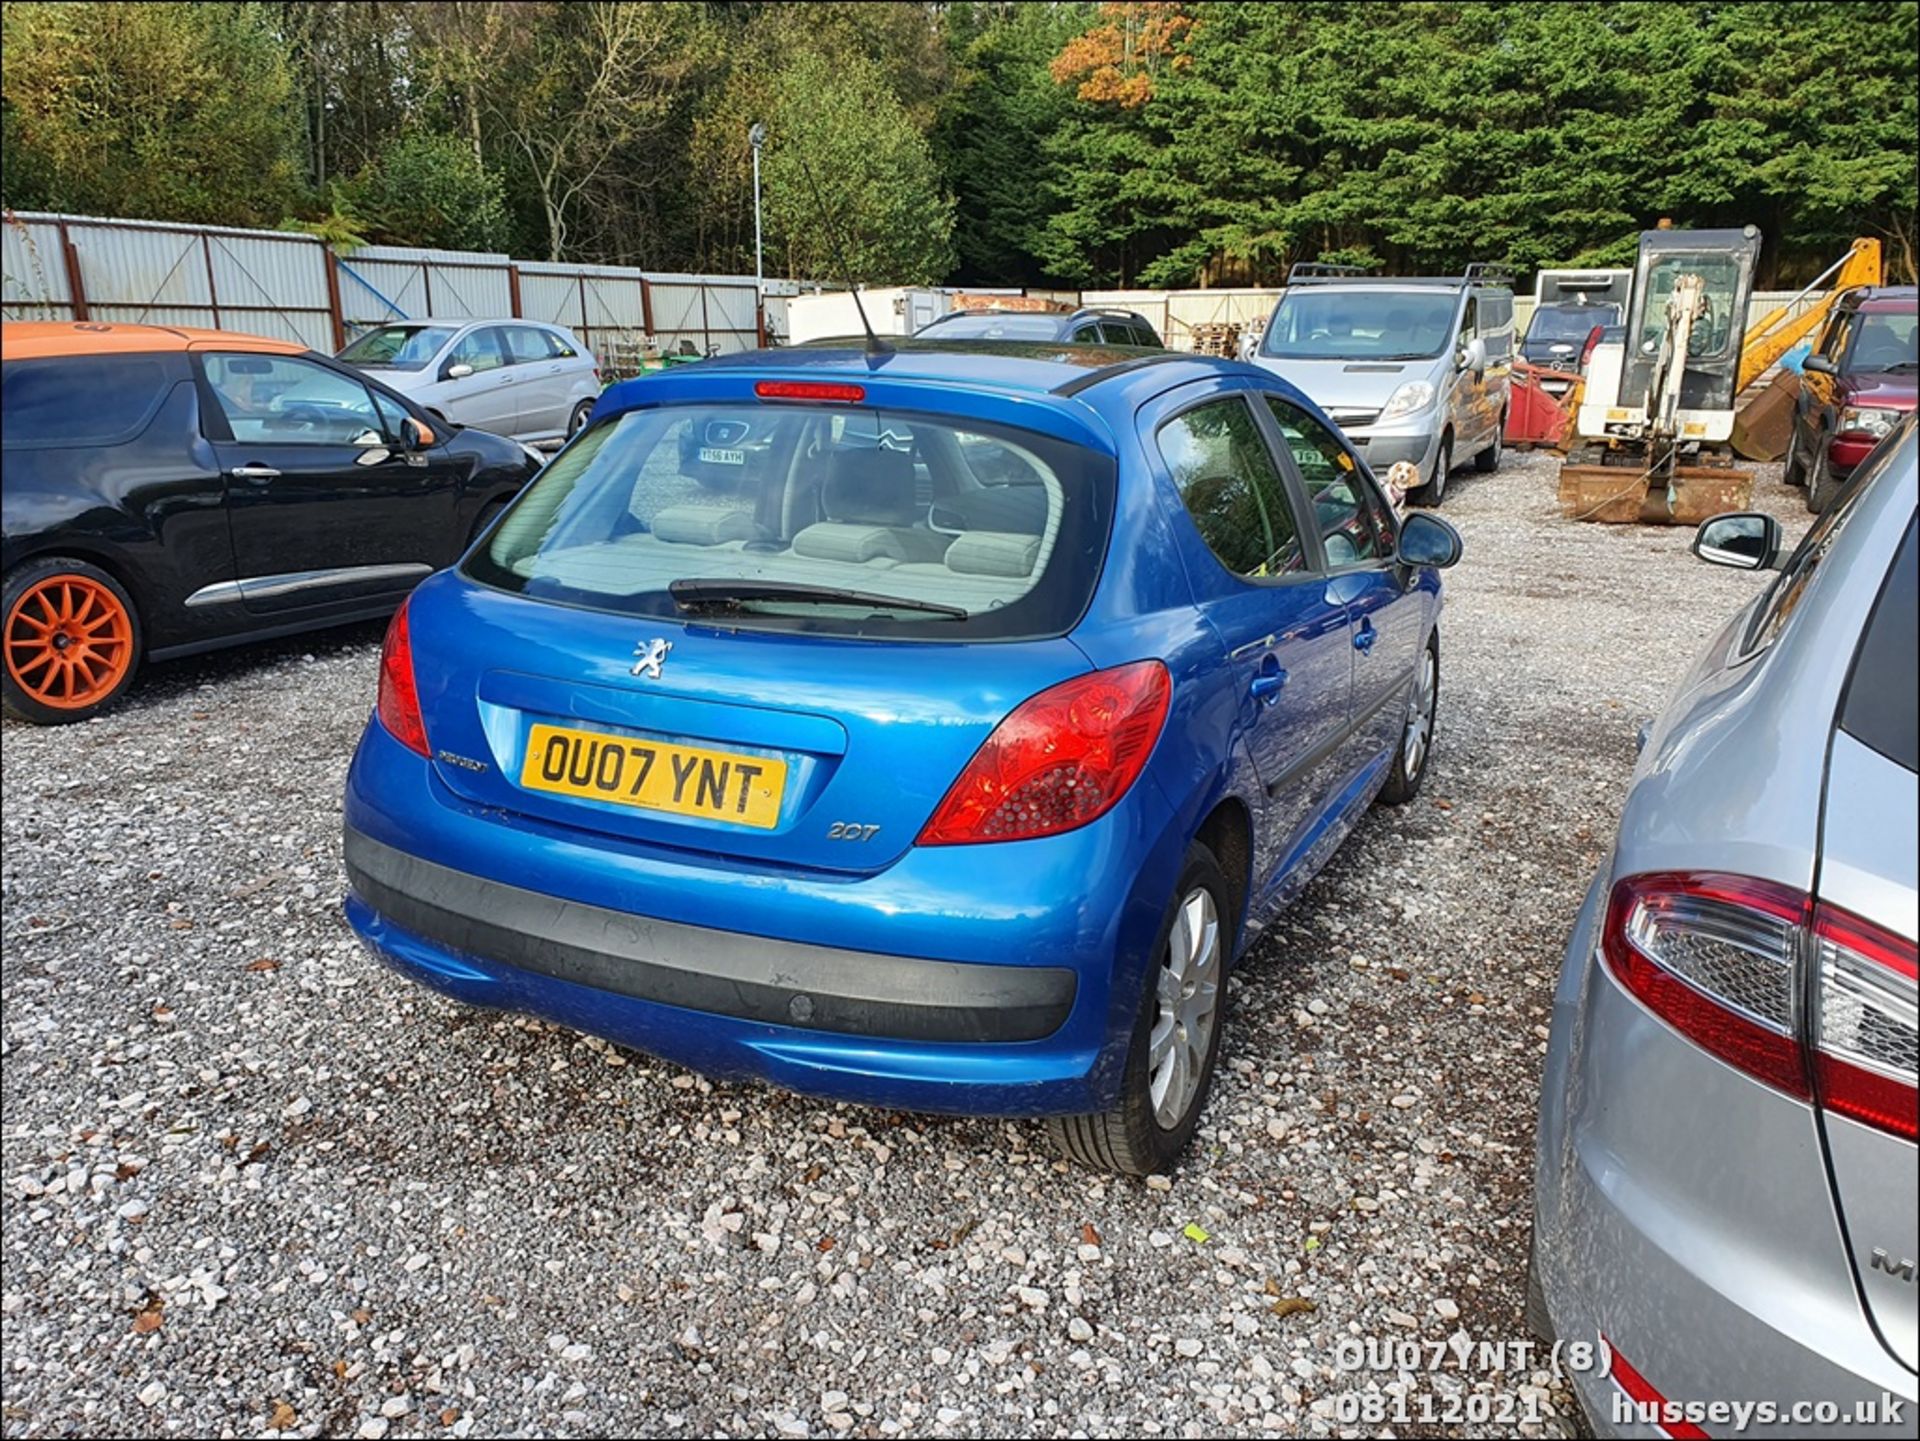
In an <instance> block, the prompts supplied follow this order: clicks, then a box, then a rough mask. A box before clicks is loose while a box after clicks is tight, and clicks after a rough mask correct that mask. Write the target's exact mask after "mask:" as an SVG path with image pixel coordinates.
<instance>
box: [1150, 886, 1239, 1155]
mask: <svg viewBox="0 0 1920 1441" xmlns="http://www.w3.org/2000/svg"><path fill="white" fill-rule="evenodd" d="M1220 973H1221V964H1220V916H1219V912H1218V911H1217V910H1216V909H1215V907H1214V902H1213V892H1212V891H1210V890H1208V889H1207V888H1206V887H1204V886H1198V887H1195V888H1194V889H1193V890H1191V891H1189V892H1188V893H1187V895H1186V897H1185V899H1183V900H1182V901H1181V902H1180V910H1179V913H1178V914H1177V915H1176V916H1175V917H1174V922H1173V929H1172V931H1171V932H1169V934H1168V936H1167V948H1166V953H1165V955H1164V956H1162V958H1161V962H1160V974H1159V977H1158V979H1157V982H1156V985H1155V989H1154V1000H1155V1004H1156V1005H1157V1007H1158V1013H1157V1014H1156V1015H1155V1017H1154V1021H1153V1030H1152V1032H1151V1034H1150V1035H1149V1037H1148V1041H1147V1094H1148V1097H1149V1099H1151V1101H1152V1102H1153V1114H1154V1119H1155V1120H1156V1121H1157V1122H1159V1124H1160V1126H1161V1128H1162V1129H1163V1130H1172V1129H1173V1128H1174V1127H1175V1126H1178V1125H1179V1124H1180V1121H1181V1118H1182V1117H1184V1116H1185V1115H1186V1113H1187V1108H1188V1107H1189V1106H1191V1105H1192V1104H1193V1098H1194V1095H1195V1094H1196V1093H1197V1092H1198V1091H1199V1089H1200V1084H1201V1080H1202V1078H1203V1074H1204V1071H1205V1067H1206V1063H1207V1054H1208V1050H1209V1048H1210V1047H1211V1045H1212V1042H1213V1028H1214V1026H1215V1025H1216V1024H1217V1023H1218V1021H1219V1017H1220Z"/></svg>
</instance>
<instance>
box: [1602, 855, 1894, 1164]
mask: <svg viewBox="0 0 1920 1441" xmlns="http://www.w3.org/2000/svg"><path fill="white" fill-rule="evenodd" d="M1600 950H1601V954H1602V956H1603V957H1604V959H1605V960H1606V963H1607V967H1608V969H1609V970H1611V971H1612V972H1613V974H1614V976H1615V978H1616V979H1618V980H1619V982H1620V984H1621V985H1623V986H1625V987H1626V989H1627V990H1628V991H1629V992H1631V993H1632V994H1633V995H1634V996H1636V997H1637V998H1638V999H1639V1000H1640V1002H1641V1004H1643V1005H1645V1006H1646V1007H1647V1009H1648V1010H1650V1011H1652V1012H1653V1013H1654V1014H1655V1015H1657V1016H1659V1017H1660V1018H1661V1019H1662V1020H1664V1021H1666V1022H1667V1023H1668V1024H1669V1025H1671V1026H1672V1027H1673V1028H1674V1029H1675V1030H1677V1031H1679V1032H1680V1033H1681V1034H1682V1035H1684V1036H1686V1037H1687V1039H1688V1040H1690V1041H1692V1042H1693V1043H1694V1044H1695V1045H1697V1046H1699V1047H1701V1048H1702V1049H1703V1050H1706V1051H1708V1052H1711V1053H1712V1054H1713V1055H1715V1056H1718V1057H1719V1058H1720V1059H1721V1060H1723V1061H1725V1062H1726V1063H1727V1064H1728V1065H1731V1066H1734V1067H1736V1068H1737V1069H1739V1070H1741V1071H1743V1072H1745V1073H1746V1074H1747V1075H1749V1076H1752V1077H1754V1078H1755V1079H1756V1080H1760V1081H1764V1082H1766V1083H1767V1084H1768V1085H1770V1086H1773V1087H1774V1088H1776V1089H1777V1090H1780V1091H1784V1092H1785V1093H1786V1094H1788V1095H1790V1096H1794V1097H1797V1098H1799V1099H1800V1100H1808V1101H1811V1100H1817V1101H1818V1102H1819V1104H1820V1105H1822V1106H1823V1107H1825V1108H1826V1109H1827V1110H1829V1111H1832V1112H1834V1113H1835V1114H1838V1115H1844V1116H1847V1117H1850V1118H1851V1119H1853V1120H1856V1121H1859V1122H1860V1123H1862V1124H1863V1125H1868V1126H1872V1127H1875V1128H1876V1129H1878V1130H1882V1131H1886V1132H1888V1133H1890V1134H1892V1135H1895V1136H1900V1137H1904V1138H1905V1139H1907V1140H1909V1141H1911V1140H1914V1139H1916V1135H1917V1134H1920V1125H1917V1124H1916V1108H1917V1106H1920V1088H1917V1086H1916V1083H1917V1081H1920V1076H1917V1075H1916V1068H1917V1067H1920V1059H1917V1055H1916V1053H1917V1052H1920V1003H1917V994H1920V986H1917V984H1916V974H1920V967H1917V966H1916V948H1915V945H1914V943H1913V942H1912V941H1909V940H1906V939H1904V938H1903V937H1900V936H1896V935H1894V934H1893V933H1892V932H1890V931H1887V930H1885V929H1883V928H1882V927H1880V926H1876V925H1874V924H1872V923H1871V922H1869V921H1864V920H1862V919H1860V918H1859V917H1858V916H1854V915H1851V914H1849V913H1848V912H1846V911H1843V910H1840V909H1839V908H1838V907H1835V906H1829V905H1820V906H1817V907H1816V906H1815V905H1814V903H1813V902H1812V901H1811V900H1810V899H1809V898H1808V897H1807V896H1806V895H1804V894H1803V893H1801V892H1799V891H1796V890H1794V889H1792V888H1791V887H1788V886H1781V885H1776V884H1774V883H1773V882H1770V881H1757V880H1753V879H1751V878H1750V877H1747V876H1732V875H1723V874H1718V873H1705V872H1678V871H1665V872H1659V873H1656V874H1651V875H1640V876H1628V877H1626V878H1625V879H1623V880H1621V881H1620V882H1618V883H1617V884H1616V885H1615V886H1614V888H1613V894H1612V896H1611V897H1610V898H1609V901H1608V904H1607V924H1606V929H1605V931H1604V933H1603V934H1602V937H1601V942H1600ZM1809 972H1811V974H1809Z"/></svg>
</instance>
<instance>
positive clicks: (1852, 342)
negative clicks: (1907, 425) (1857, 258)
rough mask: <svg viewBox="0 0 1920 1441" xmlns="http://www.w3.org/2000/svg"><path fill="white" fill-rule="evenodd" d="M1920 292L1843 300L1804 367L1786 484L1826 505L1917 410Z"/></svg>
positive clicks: (1866, 291) (1899, 290)
mask: <svg viewBox="0 0 1920 1441" xmlns="http://www.w3.org/2000/svg"><path fill="white" fill-rule="evenodd" d="M1916 382H1920V290H1916V289H1915V287H1913V286H1911V285H1884V286H1870V287H1862V288H1861V289H1859V290H1850V291H1848V292H1847V293H1846V294H1845V295H1843V296H1841V297H1840V301H1839V303H1838V304H1837V305H1835V306H1834V310H1833V315H1832V316H1831V317H1830V318H1829V319H1828V321H1827V326H1826V329H1825V330H1824V331H1822V332H1821V335H1820V342H1819V344H1818V345H1817V346H1816V347H1815V348H1814V351H1813V353H1812V354H1811V355H1809V356H1808V357H1807V359H1806V363H1805V365H1804V366H1803V368H1802V370H1801V385H1800V399H1799V401H1798V402H1797V404H1796V406H1795V410H1794V423H1793V440H1792V442H1791V444H1790V445H1789V446H1788V447H1787V471H1786V481H1787V484H1789V485H1803V486H1805V487H1806V489H1807V509H1808V510H1811V511H1813V512H1814V513H1815V514H1818V513H1820V512H1821V511H1823V510H1825V509H1826V508H1827V506H1828V505H1829V504H1830V503H1831V502H1832V500H1833V497H1834V496H1835V495H1836V494H1837V493H1838V492H1839V490H1840V487H1841V486H1842V485H1843V484H1844V483H1845V482H1846V479H1847V477H1848V476H1850V475H1851V474H1853V468H1854V467H1855V466H1856V465H1858V464H1859V463H1860V462H1861V461H1863V460H1865V459H1866V458H1867V453H1868V452H1869V451H1871V450H1872V449H1873V448H1874V446H1876V445H1878V444H1879V443H1880V437H1881V436H1883V435H1885V434H1886V433H1887V432H1888V431H1890V430H1892V429H1893V428H1894V427H1895V426H1896V425H1898V424H1899V423H1900V418H1901V417H1902V416H1904V415H1906V414H1907V413H1908V412H1909V411H1911V410H1912V409H1913V408H1914V401H1915V385H1916Z"/></svg>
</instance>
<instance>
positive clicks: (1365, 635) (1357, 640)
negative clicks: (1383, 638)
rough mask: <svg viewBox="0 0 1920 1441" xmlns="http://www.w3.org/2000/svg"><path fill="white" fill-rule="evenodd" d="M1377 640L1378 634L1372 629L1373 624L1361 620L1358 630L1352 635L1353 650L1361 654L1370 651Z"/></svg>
mask: <svg viewBox="0 0 1920 1441" xmlns="http://www.w3.org/2000/svg"><path fill="white" fill-rule="evenodd" d="M1378 639H1380V632H1379V631H1377V630H1375V629H1374V628H1373V622H1372V621H1370V620H1363V621H1361V622H1360V629H1359V630H1358V631H1356V632H1355V633H1354V637H1353V648H1354V649H1355V650H1357V651H1361V652H1363V653H1364V652H1366V651H1370V650H1372V649H1373V643H1374V642H1375V641H1377V640H1378Z"/></svg>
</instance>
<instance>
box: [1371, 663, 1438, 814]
mask: <svg viewBox="0 0 1920 1441" xmlns="http://www.w3.org/2000/svg"><path fill="white" fill-rule="evenodd" d="M1439 713H1440V633H1439V632H1438V631H1435V632H1434V633H1433V634H1432V635H1430V636H1428V637H1427V648H1426V649H1425V650H1423V651H1421V652H1420V667H1419V669H1418V670H1416V671H1415V672H1414V677H1413V689H1412V691H1411V693H1410V694H1409V695H1408V696H1407V719H1406V724H1405V725H1404V726H1403V727H1401V731H1400V744H1399V747H1398V748H1397V749H1396V750H1395V751H1394V753H1393V769H1392V770H1390V771H1388V772H1387V783H1386V784H1385V785H1383V786H1382V787H1380V800H1381V802H1382V804H1385V805H1390V806H1403V805H1405V804H1406V803H1407V802H1408V801H1410V800H1412V799H1413V798H1414V797H1415V796H1417V795H1419V794H1420V782H1421V781H1423V780H1425V779H1426V778H1427V758H1428V757H1429V756H1430V755H1432V754H1433V723H1434V718H1435V717H1436V716H1438V715H1439Z"/></svg>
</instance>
